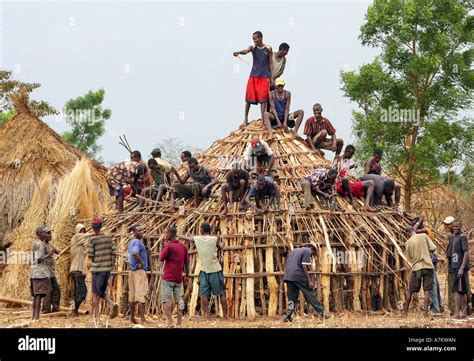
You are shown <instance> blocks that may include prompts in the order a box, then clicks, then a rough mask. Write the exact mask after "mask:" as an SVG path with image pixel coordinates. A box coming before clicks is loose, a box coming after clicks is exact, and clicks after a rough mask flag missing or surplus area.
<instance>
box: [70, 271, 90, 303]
mask: <svg viewBox="0 0 474 361" xmlns="http://www.w3.org/2000/svg"><path fill="white" fill-rule="evenodd" d="M69 275H70V276H71V278H72V281H73V287H72V290H71V293H72V294H71V299H72V300H73V301H74V302H75V303H79V302H82V301H84V300H85V299H86V296H87V286H86V275H84V274H83V273H82V272H80V271H73V272H71V273H69Z"/></svg>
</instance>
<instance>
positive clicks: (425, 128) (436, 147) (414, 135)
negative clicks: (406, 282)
mask: <svg viewBox="0 0 474 361" xmlns="http://www.w3.org/2000/svg"><path fill="white" fill-rule="evenodd" d="M471 10H472V3H471V2H468V1H458V0H406V1H403V0H374V2H373V4H372V5H370V6H369V8H368V10H367V13H366V17H365V23H364V24H363V25H362V27H361V33H360V36H359V39H360V40H361V42H362V44H363V45H365V46H371V47H376V48H379V49H381V53H380V55H379V56H378V57H377V58H376V59H374V61H373V62H372V63H370V64H365V65H363V66H362V67H361V68H360V69H359V71H357V72H356V71H348V72H341V81H342V84H343V86H342V90H343V91H344V94H345V96H347V97H348V98H349V99H350V100H351V101H353V102H355V103H356V104H357V105H358V107H359V109H358V110H356V111H354V112H353V116H354V122H353V132H354V135H355V136H356V138H357V146H358V154H359V155H358V158H360V157H361V156H362V157H364V158H365V157H367V156H369V155H370V154H371V153H372V151H373V149H374V148H376V147H380V148H382V149H384V150H385V155H384V159H385V161H386V163H387V164H386V165H387V166H388V167H387V166H386V167H385V169H386V170H388V171H390V172H392V173H394V174H396V175H397V177H398V178H399V179H400V180H401V182H402V185H403V186H404V187H405V208H406V209H408V210H409V209H410V202H411V195H412V192H413V191H414V189H415V188H416V187H419V186H423V185H425V184H427V183H430V182H433V181H436V180H439V179H440V176H441V174H440V172H441V169H442V168H443V167H450V166H453V165H455V164H458V163H459V162H460V161H461V160H462V159H466V157H471V156H472V155H473V145H474V125H473V121H472V118H470V117H466V116H463V115H465V114H467V111H468V110H470V108H471V105H472V101H473V98H472V90H473V88H474V74H473V71H472V61H473V56H474V51H473V49H472V43H473V38H474V31H473V30H474V18H473V16H472V15H470V11H471ZM356 154H357V153H356ZM387 168H388V169H387Z"/></svg>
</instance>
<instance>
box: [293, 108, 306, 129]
mask: <svg viewBox="0 0 474 361" xmlns="http://www.w3.org/2000/svg"><path fill="white" fill-rule="evenodd" d="M293 117H295V118H296V125H295V128H294V132H295V133H298V129H300V126H301V123H302V122H303V117H304V110H303V109H298V110H297V111H294V112H293Z"/></svg>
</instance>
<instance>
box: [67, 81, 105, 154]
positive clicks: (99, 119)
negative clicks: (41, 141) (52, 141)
mask: <svg viewBox="0 0 474 361" xmlns="http://www.w3.org/2000/svg"><path fill="white" fill-rule="evenodd" d="M104 95H105V90H104V89H99V90H97V91H95V92H94V91H92V90H89V92H88V93H87V94H86V95H84V96H80V97H77V98H75V99H70V100H69V101H68V102H67V103H66V105H65V106H64V111H65V113H66V117H67V118H66V119H67V120H66V121H67V123H68V124H69V125H71V126H72V129H71V130H70V131H67V132H65V133H64V134H63V138H64V139H65V140H66V141H67V142H69V143H71V144H72V145H74V146H75V147H76V148H78V149H79V150H81V151H82V152H83V153H85V154H87V155H88V156H89V157H90V158H92V159H95V157H96V156H97V153H98V152H99V151H100V150H101V149H102V147H101V146H100V145H99V144H97V141H98V140H99V138H100V137H101V136H102V135H103V134H104V133H105V121H106V120H107V119H109V118H110V116H111V115H112V111H111V110H110V109H103V108H102V102H103V101H104Z"/></svg>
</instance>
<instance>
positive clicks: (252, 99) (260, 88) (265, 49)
mask: <svg viewBox="0 0 474 361" xmlns="http://www.w3.org/2000/svg"><path fill="white" fill-rule="evenodd" d="M252 40H253V43H254V45H250V46H249V47H248V48H247V49H244V50H241V51H236V52H234V56H239V55H245V54H248V53H250V52H252V56H253V65H252V70H251V72H250V76H249V80H248V82H247V90H246V92H245V118H244V123H243V124H242V126H246V125H247V124H248V117H249V110H250V105H251V104H255V105H256V104H259V103H260V111H261V114H262V118H261V119H262V121H263V118H264V114H265V111H266V108H267V103H268V94H269V90H270V79H271V78H272V77H273V74H272V72H273V71H272V69H273V67H272V61H273V60H272V59H273V56H272V47H271V46H270V45H266V44H264V43H263V34H262V32H261V31H256V32H254V33H253V35H252Z"/></svg>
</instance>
